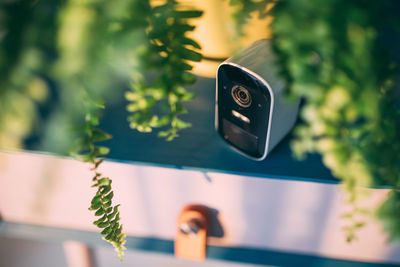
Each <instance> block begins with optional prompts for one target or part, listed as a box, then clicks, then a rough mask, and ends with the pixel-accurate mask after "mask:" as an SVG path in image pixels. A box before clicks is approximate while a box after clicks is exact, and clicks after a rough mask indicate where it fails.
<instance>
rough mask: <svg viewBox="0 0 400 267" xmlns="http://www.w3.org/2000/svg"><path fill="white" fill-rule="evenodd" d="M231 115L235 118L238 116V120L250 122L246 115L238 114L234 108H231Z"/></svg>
mask: <svg viewBox="0 0 400 267" xmlns="http://www.w3.org/2000/svg"><path fill="white" fill-rule="evenodd" d="M232 115H233V116H235V117H236V118H238V119H239V120H241V121H244V122H245V123H250V119H249V118H247V117H246V116H244V115H242V114H240V113H239V112H237V111H236V110H232Z"/></svg>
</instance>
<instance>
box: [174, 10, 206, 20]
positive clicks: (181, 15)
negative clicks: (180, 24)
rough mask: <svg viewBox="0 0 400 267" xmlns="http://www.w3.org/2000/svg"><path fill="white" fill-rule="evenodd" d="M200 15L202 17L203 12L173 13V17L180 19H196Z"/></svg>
mask: <svg viewBox="0 0 400 267" xmlns="http://www.w3.org/2000/svg"><path fill="white" fill-rule="evenodd" d="M201 15H203V11H200V10H183V11H175V16H176V17H178V18H181V19H189V18H198V17H201Z"/></svg>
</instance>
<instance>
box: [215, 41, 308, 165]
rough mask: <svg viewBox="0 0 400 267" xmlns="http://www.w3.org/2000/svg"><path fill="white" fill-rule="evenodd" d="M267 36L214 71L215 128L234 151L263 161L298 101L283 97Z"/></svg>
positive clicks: (292, 119)
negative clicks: (215, 87)
mask: <svg viewBox="0 0 400 267" xmlns="http://www.w3.org/2000/svg"><path fill="white" fill-rule="evenodd" d="M284 89H285V83H284V81H283V80H282V79H280V78H279V76H278V71H277V68H276V67H275V58H274V55H273V53H272V51H271V48H270V44H269V41H268V40H267V39H264V40H259V41H257V42H255V43H253V44H252V45H250V46H249V47H247V48H246V49H244V50H243V51H241V52H240V53H238V54H237V55H234V56H233V57H231V58H229V59H227V60H226V61H224V62H223V63H221V64H220V65H219V67H218V70H217V90H216V104H215V128H216V130H217V131H218V133H219V134H220V135H221V137H222V138H223V139H224V140H225V141H226V142H228V143H229V144H230V145H231V146H232V147H233V148H234V149H235V150H237V151H239V152H240V153H242V154H244V155H246V156H248V157H250V158H252V159H255V160H263V159H264V158H265V157H266V156H267V155H268V153H269V152H270V151H271V150H272V149H273V148H274V147H275V146H276V145H277V144H278V143H279V141H280V140H281V139H282V138H283V137H284V136H285V135H286V134H287V133H288V132H289V131H290V129H291V128H292V127H293V125H294V123H295V122H296V119H297V113H298V109H299V103H300V101H299V100H298V99H297V100H291V101H289V100H287V99H284Z"/></svg>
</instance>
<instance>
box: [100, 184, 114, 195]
mask: <svg viewBox="0 0 400 267" xmlns="http://www.w3.org/2000/svg"><path fill="white" fill-rule="evenodd" d="M100 189H101V190H100V192H101V194H103V195H105V194H107V193H108V192H109V191H110V190H111V185H105V186H102V187H101V188H100Z"/></svg>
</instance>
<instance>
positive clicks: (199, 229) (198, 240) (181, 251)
mask: <svg viewBox="0 0 400 267" xmlns="http://www.w3.org/2000/svg"><path fill="white" fill-rule="evenodd" d="M208 217H209V215H208V209H207V208H205V207H204V206H201V205H188V206H185V207H184V208H183V209H182V211H181V213H180V215H179V217H178V221H177V223H178V227H177V231H178V232H177V235H176V239H175V255H176V256H177V257H179V258H184V259H190V260H204V259H205V258H206V243H207V232H208V227H209V225H208Z"/></svg>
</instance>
